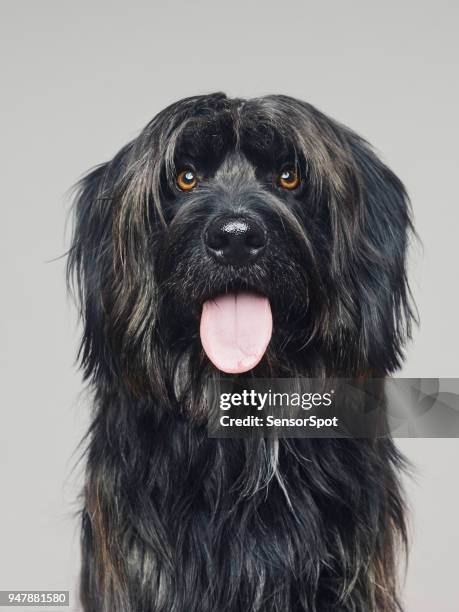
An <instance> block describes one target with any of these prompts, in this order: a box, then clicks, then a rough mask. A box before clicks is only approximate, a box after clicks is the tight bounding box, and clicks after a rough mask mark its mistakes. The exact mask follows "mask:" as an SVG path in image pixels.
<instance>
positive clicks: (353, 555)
mask: <svg viewBox="0 0 459 612" xmlns="http://www.w3.org/2000/svg"><path fill="white" fill-rule="evenodd" d="M410 229H411V222H410V214H409V206H408V202H407V197H406V193H405V190H404V187H403V185H402V183H401V182H400V181H399V180H398V179H397V177H396V176H395V175H394V174H393V173H392V172H391V171H390V170H389V169H388V168H387V167H386V166H385V165H384V164H383V163H382V162H381V161H380V160H379V159H378V157H377V156H376V155H375V153H374V152H373V151H372V149H371V148H370V146H369V145H368V144H367V143H366V142H365V141H364V140H362V139H361V138H360V137H359V136H357V135H356V134H355V133H354V132H352V131H351V130H349V129H347V128H346V127H344V126H342V125H340V124H338V123H336V122H335V121H333V120H331V119H330V118H328V117H326V116H324V115H323V114H322V113H320V112H319V111H317V110H316V109H315V108H313V107H312V106H310V105H309V104H306V103H304V102H301V101H298V100H295V99H293V98H289V97H287V96H278V95H274V96H266V97H263V98H256V99H250V100H242V99H229V98H227V97H226V96H225V95H224V94H221V93H217V94H213V95H205V96H196V97H192V98H188V99H185V100H181V101H179V102H177V103H175V104H172V105H171V106H169V107H168V108H166V109H165V110H163V111H162V112H160V113H159V114H158V115H157V116H156V117H155V118H154V119H153V120H152V121H151V122H150V123H149V124H148V125H147V126H146V127H145V129H144V130H143V131H142V132H141V134H140V135H139V136H138V137H137V138H136V139H135V140H133V141H132V142H131V143H129V144H128V145H126V146H125V147H124V148H123V149H121V151H120V152H119V153H118V154H117V155H116V156H115V157H114V158H113V159H112V160H111V161H109V162H107V163H105V164H103V165H101V166H99V167H98V168H96V169H95V170H93V171H92V172H91V173H90V174H88V175H87V176H86V177H85V178H84V179H83V180H82V181H81V183H80V184H79V186H78V193H77V196H76V201H75V229H74V237H73V244H72V247H71V251H70V256H69V264H68V265H69V276H70V278H73V279H74V281H75V285H76V287H77V290H78V293H79V299H80V301H81V308H82V316H83V321H84V336H83V341H82V344H81V352H80V356H81V362H82V366H83V368H84V373H85V376H86V378H87V379H88V380H89V381H90V383H91V385H92V388H93V391H94V414H93V421H92V425H91V428H90V431H89V433H88V439H87V441H88V448H87V471H86V485H85V490H84V507H83V511H82V551H83V568H82V580H81V598H82V601H83V605H84V609H85V610H86V611H88V612H105V611H106V612H118V611H126V612H128V611H129V612H130V611H132V612H159V611H161V612H194V611H200V612H236V611H237V612H246V611H253V612H268V611H269V612H275V611H276V612H300V611H317V612H332V611H338V610H339V611H343V612H344V611H346V612H351V611H352V612H357V611H359V612H371V611H378V612H393V611H395V610H399V609H400V602H399V598H398V593H397V559H398V552H399V548H400V547H402V548H403V545H404V543H405V542H406V529H405V519H404V517H405V512H404V504H403V497H402V494H401V490H400V485H399V481H398V474H399V471H400V469H401V468H402V467H403V460H402V458H401V457H400V455H399V454H398V453H397V451H396V449H395V446H394V444H393V442H392V440H391V439H390V438H382V439H374V440H370V439H286V438H283V439H267V438H266V439H263V438H259V437H258V438H253V439H209V437H208V435H207V431H206V418H207V416H208V414H209V413H208V408H207V407H206V402H205V394H204V392H203V390H204V388H205V385H206V383H207V382H208V381H209V379H211V378H212V377H216V376H218V375H219V371H224V372H226V373H227V375H229V376H238V374H239V373H241V372H247V371H249V376H256V377H264V378H268V377H279V378H282V377H284V378H285V377H327V376H334V377H360V376H367V375H368V373H371V375H372V376H375V377H380V378H381V377H384V376H385V375H387V374H388V373H390V372H393V371H394V370H395V369H397V367H398V366H399V365H400V362H401V358H402V348H403V344H404V342H405V340H406V339H407V337H409V335H410V322H411V319H412V310H411V308H410V300H409V289H408V285H407V279H406V270H405V251H406V244H407V233H408V232H409V230H410Z"/></svg>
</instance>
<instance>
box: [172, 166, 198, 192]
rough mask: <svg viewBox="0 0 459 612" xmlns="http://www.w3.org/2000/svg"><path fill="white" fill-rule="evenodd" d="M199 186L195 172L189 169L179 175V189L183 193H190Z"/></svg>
mask: <svg viewBox="0 0 459 612" xmlns="http://www.w3.org/2000/svg"><path fill="white" fill-rule="evenodd" d="M197 184H198V179H197V178H196V173H195V172H194V170H190V169H189V168H187V169H186V170H182V171H181V172H179V173H178V174H177V187H178V188H179V189H181V190H182V191H190V189H194V188H195V187H196V185H197Z"/></svg>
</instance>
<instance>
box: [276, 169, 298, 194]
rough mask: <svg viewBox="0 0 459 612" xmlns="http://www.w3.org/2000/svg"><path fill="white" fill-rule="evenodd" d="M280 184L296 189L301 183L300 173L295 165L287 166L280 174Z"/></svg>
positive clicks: (286, 187)
mask: <svg viewBox="0 0 459 612" xmlns="http://www.w3.org/2000/svg"><path fill="white" fill-rule="evenodd" d="M278 182H279V186H280V187H282V188H283V189H296V188H297V187H298V185H299V184H300V173H299V172H298V169H297V168H295V167H292V168H285V169H284V170H282V172H281V173H280V175H279V179H278Z"/></svg>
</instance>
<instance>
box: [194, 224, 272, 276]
mask: <svg viewBox="0 0 459 612" xmlns="http://www.w3.org/2000/svg"><path fill="white" fill-rule="evenodd" d="M204 240H205V243H206V246H207V250H208V251H209V253H210V254H211V255H212V256H213V257H214V258H215V259H216V260H217V261H219V262H220V263H223V264H228V265H233V266H244V265H247V264H250V263H253V262H254V261H255V260H256V259H257V257H258V256H259V255H260V254H261V253H262V252H263V250H264V248H265V246H266V230H265V228H264V227H263V226H262V225H261V223H259V222H258V221H254V220H253V219H249V218H247V217H219V218H217V219H214V220H213V221H212V222H211V223H210V224H209V225H208V227H207V229H206V232H205V235H204Z"/></svg>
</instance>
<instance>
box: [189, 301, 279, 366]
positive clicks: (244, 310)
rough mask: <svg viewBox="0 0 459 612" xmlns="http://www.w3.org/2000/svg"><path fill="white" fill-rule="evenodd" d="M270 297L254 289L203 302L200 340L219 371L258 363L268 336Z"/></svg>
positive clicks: (269, 336)
mask: <svg viewBox="0 0 459 612" xmlns="http://www.w3.org/2000/svg"><path fill="white" fill-rule="evenodd" d="M272 328H273V321H272V315H271V307H270V305H269V301H268V299H267V298H265V297H261V296H260V295H255V294H254V293H237V294H234V293H233V294H228V295H221V296H219V297H217V298H215V299H213V300H208V301H207V302H205V303H204V306H203V308H202V316H201V330H200V333H201V342H202V346H203V347H204V350H205V352H206V354H207V357H208V358H209V359H210V361H211V362H212V363H213V364H214V366H215V367H217V368H218V369H219V370H221V371H222V372H227V373H228V374H239V373H241V372H247V370H251V369H252V368H253V367H255V366H256V365H257V363H258V362H259V361H260V359H261V358H262V357H263V355H264V353H265V351H266V347H267V346H268V344H269V341H270V340H271V334H272Z"/></svg>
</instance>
